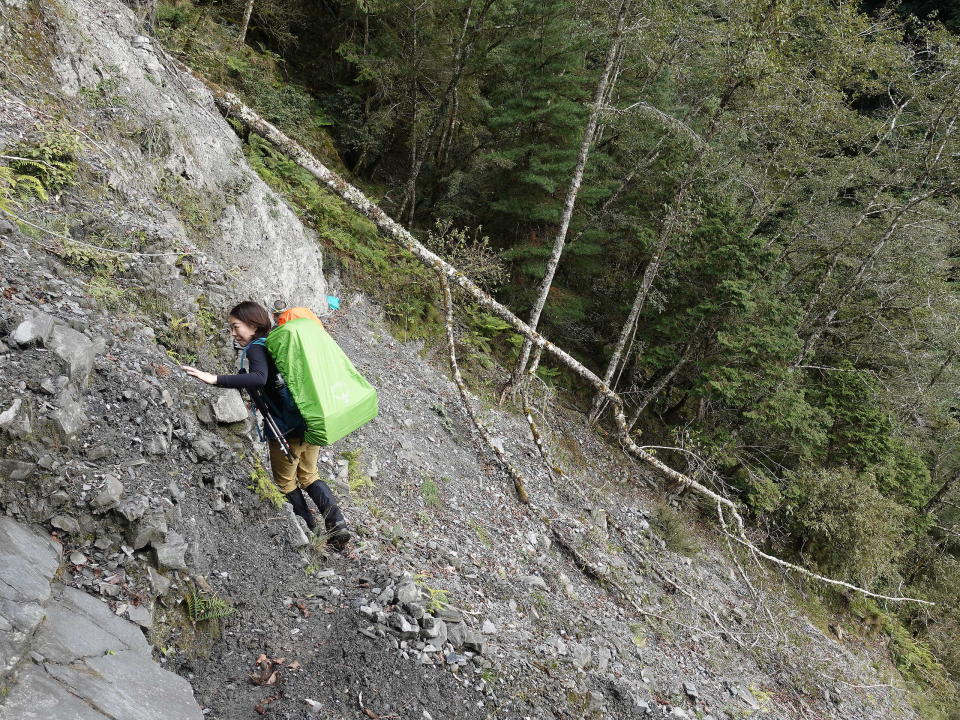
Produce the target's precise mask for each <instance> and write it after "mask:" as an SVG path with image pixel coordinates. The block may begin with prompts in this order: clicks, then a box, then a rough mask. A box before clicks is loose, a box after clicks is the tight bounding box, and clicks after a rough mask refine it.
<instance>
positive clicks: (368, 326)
mask: <svg viewBox="0 0 960 720" xmlns="http://www.w3.org/2000/svg"><path fill="white" fill-rule="evenodd" d="M0 13H2V16H3V21H4V22H3V26H2V28H0V57H2V58H3V61H2V63H0V77H2V95H0V153H3V155H4V158H5V159H6V160H7V162H8V167H11V168H13V170H14V174H13V176H12V177H13V180H12V181H11V182H12V183H15V186H14V189H15V190H16V192H11V193H9V194H8V195H5V196H4V197H5V198H7V202H6V203H5V211H6V212H8V213H10V214H11V215H16V216H18V217H19V218H20V220H21V222H20V223H19V226H15V224H14V223H12V222H8V221H6V220H3V221H0V222H2V227H0V243H2V249H0V263H2V264H0V286H2V291H3V299H2V300H0V387H3V388H5V389H6V390H5V391H4V393H3V394H2V395H0V448H2V459H0V480H2V484H0V506H2V508H3V510H4V512H5V513H6V514H7V515H8V516H10V517H12V518H15V519H16V520H17V521H19V522H20V523H23V524H31V525H33V526H36V527H40V528H43V529H44V530H45V531H46V532H49V533H50V534H51V535H52V536H53V537H55V538H56V539H57V540H58V541H59V543H60V544H61V545H62V552H61V553H60V555H61V565H60V568H59V574H58V578H57V580H58V581H59V582H62V583H63V584H65V585H66V586H69V587H74V588H78V589H80V590H83V591H84V592H86V593H88V594H89V595H91V596H94V597H99V598H100V599H102V600H103V602H105V603H106V604H107V605H108V606H109V608H110V609H111V610H112V611H113V613H114V614H115V615H119V616H126V617H129V618H130V620H131V621H134V622H136V623H138V624H139V625H141V626H142V627H143V628H144V630H145V631H146V633H147V639H148V640H149V641H150V643H151V645H152V646H153V657H154V658H155V659H156V660H157V662H159V663H161V664H162V665H163V666H164V667H165V668H166V669H168V670H172V671H174V672H176V673H178V674H180V675H181V676H182V677H183V678H185V679H186V680H188V681H189V682H190V684H191V685H192V687H193V690H194V694H195V696H196V699H197V701H198V703H199V704H200V706H201V707H202V708H203V712H204V713H205V717H210V718H223V719H225V720H234V719H236V718H253V717H259V716H260V715H265V716H268V717H271V716H272V717H278V718H284V717H289V718H300V717H325V718H363V717H367V718H370V717H373V718H376V717H383V718H387V717H399V718H404V719H406V718H414V719H419V718H437V719H439V718H494V717H496V718H557V717H559V718H583V717H596V718H601V717H611V718H637V717H653V718H656V717H676V718H683V717H688V718H693V717H698V718H707V717H713V718H721V717H730V718H738V717H748V716H752V715H757V714H758V713H759V714H763V716H766V717H770V718H845V719H848V718H878V719H879V718H913V717H917V715H916V714H915V712H914V710H913V709H912V708H911V707H910V704H909V695H908V693H907V692H906V691H907V690H908V689H909V688H908V687H907V685H906V683H905V681H904V679H903V678H901V677H900V676H899V675H898V674H897V671H896V670H895V669H894V668H893V667H892V666H891V665H890V663H889V661H888V660H887V659H886V658H887V655H886V652H885V645H886V644H887V643H888V642H893V643H894V644H897V643H899V645H897V647H898V648H899V650H900V651H901V652H902V653H904V654H908V653H914V655H911V656H910V659H911V663H912V665H913V666H915V667H921V669H923V667H924V666H923V663H924V662H926V661H927V658H925V657H924V656H923V654H922V652H921V651H920V650H917V649H916V648H914V647H913V646H912V645H910V642H909V640H908V639H906V638H899V639H894V640H892V641H891V639H890V638H888V637H887V636H886V635H885V634H883V633H882V632H879V631H878V630H877V629H872V628H871V627H870V626H869V625H870V623H869V620H870V618H871V617H872V616H870V614H869V612H867V611H864V614H865V616H866V621H865V622H864V623H863V624H862V626H858V627H854V628H844V627H843V626H842V624H838V623H839V620H837V618H834V617H833V616H832V615H831V613H830V612H829V611H828V610H826V609H824V608H823V607H822V606H819V605H818V604H817V602H816V601H815V600H813V599H812V596H811V595H810V594H809V592H808V589H807V588H805V587H803V586H802V585H797V584H796V581H795V580H794V579H792V578H790V577H781V576H778V575H774V574H772V573H770V572H769V571H767V570H765V569H763V568H762V567H759V566H757V565H756V564H754V563H753V561H752V559H750V558H746V557H741V556H740V555H738V554H736V553H734V552H733V551H731V550H729V548H728V547H727V544H726V543H725V542H724V539H723V537H722V536H720V535H718V534H717V533H716V532H715V531H714V530H712V529H711V528H709V527H700V526H695V525H692V524H691V522H690V521H689V520H686V519H685V516H684V515H683V514H682V512H681V511H678V510H677V509H676V507H675V506H680V505H682V503H683V502H684V501H683V500H682V499H676V498H673V499H672V500H671V502H668V500H669V498H667V497H665V496H662V495H661V494H660V493H653V492H651V488H652V487H653V486H654V485H656V481H655V480H654V479H653V478H649V477H647V476H646V475H645V473H644V471H643V470H641V469H639V468H636V467H632V466H629V465H627V464H626V462H625V460H624V459H623V457H622V456H621V455H620V454H619V453H617V452H615V449H613V448H610V447H608V446H606V445H604V443H603V442H602V441H601V440H600V439H599V438H597V437H596V436H595V434H594V433H593V431H591V430H588V428H587V427H586V425H585V424H584V422H583V419H582V418H580V417H579V416H577V415H573V414H568V413H566V411H564V410H563V408H562V407H561V406H559V405H555V404H554V403H553V401H552V398H551V396H549V395H546V396H545V397H544V398H543V399H542V402H543V405H544V408H548V409H549V411H550V414H551V417H553V418H554V419H553V422H552V430H551V432H550V434H549V437H548V438H547V440H548V442H549V443H550V444H551V446H552V447H553V450H554V453H555V454H556V456H557V457H558V458H560V459H561V461H562V462H563V463H564V465H565V466H566V468H567V470H568V473H569V475H570V479H569V480H566V481H563V480H559V481H558V480H556V479H553V478H552V477H551V475H550V474H549V473H547V472H545V470H544V468H543V467H542V464H541V462H540V460H539V456H538V454H537V452H536V448H535V446H534V443H533V440H532V438H531V436H530V430H529V428H528V426H527V423H526V421H525V420H524V418H523V417H521V416H517V415H512V414H509V413H507V412H501V411H499V410H495V409H492V408H487V406H488V405H490V404H491V403H489V402H488V400H487V399H485V398H482V397H478V398H476V399H475V402H476V404H477V405H479V406H481V407H484V408H485V410H484V415H485V417H486V419H487V421H488V423H489V424H490V425H491V427H493V428H494V429H495V432H496V434H497V441H498V442H500V443H502V446H503V448H504V450H505V451H506V453H507V454H508V455H509V457H511V458H512V460H513V461H514V462H515V463H517V464H518V465H519V466H520V467H521V468H522V469H523V471H524V472H525V473H526V474H527V476H528V477H529V478H530V488H529V489H530V492H531V496H532V500H533V504H532V507H533V508H535V510H531V509H530V508H528V507H525V506H522V505H520V504H518V503H517V502H516V501H515V500H514V496H513V491H512V486H511V483H510V480H509V478H508V477H506V475H505V474H504V473H503V472H502V469H501V468H500V467H499V466H498V465H497V463H496V461H495V458H493V457H492V456H491V455H489V453H488V452H487V451H485V450H484V449H483V448H482V446H481V445H480V444H479V443H478V442H477V440H476V438H475V436H474V434H473V432H472V429H471V428H472V426H471V425H470V423H469V421H468V419H467V417H466V415H465V413H464V412H463V410H462V408H461V406H460V404H459V399H458V395H457V392H456V388H455V387H454V386H453V384H452V383H451V381H450V380H449V379H448V377H447V375H446V374H445V371H444V369H443V368H442V367H439V366H434V364H433V363H432V361H431V360H430V359H429V358H428V359H425V358H423V357H422V356H421V354H420V350H421V347H420V346H419V345H417V344H415V343H409V344H405V343H401V342H400V341H398V340H397V339H395V338H394V337H392V336H391V334H390V332H389V330H388V325H387V323H386V322H385V319H384V314H383V310H382V309H381V308H380V307H379V306H378V305H377V299H376V298H375V297H369V296H367V295H365V294H362V293H360V292H358V291H357V290H356V289H354V288H351V287H343V286H341V284H340V281H339V280H338V279H337V278H327V279H325V278H324V276H323V274H322V258H321V250H320V247H319V245H318V244H317V240H316V238H315V237H313V235H312V233H311V232H310V231H308V230H307V229H305V228H304V226H303V225H302V224H301V223H300V221H299V219H298V218H297V216H296V214H295V213H294V212H293V210H291V209H290V208H289V207H288V206H287V204H286V203H285V202H284V200H283V199H281V198H280V197H279V196H278V195H276V194H275V193H274V192H273V191H272V190H270V189H269V188H268V187H267V186H266V185H265V184H264V183H263V182H262V181H261V180H260V178H259V177H258V176H257V175H256V173H254V172H253V171H252V170H251V169H250V167H248V165H247V162H246V160H245V159H244V156H243V152H242V151H241V146H240V141H239V139H238V138H237V136H236V134H235V132H234V129H233V128H232V127H231V126H230V125H229V124H227V123H226V122H225V121H224V120H222V119H221V117H220V116H219V114H218V113H217V112H216V110H215V108H214V106H213V104H212V102H211V100H210V98H209V96H208V94H207V92H206V90H205V89H204V87H203V86H202V85H201V84H200V83H198V82H197V81H195V80H194V79H192V78H191V77H189V76H186V75H184V74H182V73H179V72H177V71H176V70H175V69H174V68H173V65H172V64H171V62H170V61H169V60H168V59H167V57H166V56H165V54H164V53H163V51H162V50H161V49H160V48H159V47H158V46H157V45H156V44H155V43H154V41H152V40H151V39H150V38H148V37H146V36H145V35H143V34H142V30H141V28H140V25H139V24H138V22H137V20H136V17H135V15H134V14H133V13H132V12H131V11H130V10H129V9H128V8H127V7H125V6H123V5H121V4H119V3H118V2H116V1H115V0H107V1H106V2H94V1H93V0H60V2H57V3H46V2H40V1H39V0H37V1H34V2H30V1H28V0H0ZM11 158H13V159H11ZM18 158H19V159H18ZM25 178H34V180H35V181H36V182H34V181H31V180H29V179H25ZM328 284H329V287H330V288H332V291H333V292H336V293H338V294H339V295H341V297H342V300H343V308H342V310H340V311H338V312H335V313H332V314H329V315H327V317H326V322H327V325H328V327H329V329H330V331H331V333H332V334H333V335H334V337H335V338H336V339H337V341H338V342H339V343H340V344H341V346H342V347H343V348H344V350H345V351H346V352H347V353H348V355H350V357H351V358H353V360H354V362H355V363H356V365H357V367H358V368H359V369H360V370H361V372H363V373H364V375H365V376H366V377H367V378H369V379H370V381H371V382H372V383H373V384H374V385H375V386H376V387H377V388H378V389H379V391H380V397H381V415H380V417H379V418H378V419H377V420H376V421H374V422H373V423H371V424H370V425H369V426H367V427H365V428H364V429H363V430H361V431H359V432H357V433H355V434H354V435H353V436H351V437H348V438H346V439H345V440H342V441H341V442H340V443H338V444H337V445H335V446H334V447H332V448H329V449H328V450H326V451H325V452H324V454H323V467H324V469H325V470H326V471H327V472H328V474H329V476H330V478H331V482H332V485H333V487H334V489H335V492H336V493H337V494H338V495H339V496H340V497H342V498H343V500H344V506H345V511H346V514H347V516H348V519H349V522H350V524H351V526H352V527H353V528H354V529H355V530H356V534H357V541H356V543H355V548H354V552H353V553H352V554H351V555H350V556H341V555H334V554H327V553H326V552H325V550H324V548H322V547H317V546H316V545H315V544H312V543H310V542H309V541H307V539H306V538H305V536H304V535H303V531H302V529H301V527H300V526H299V525H297V524H296V523H295V522H294V521H293V520H292V518H291V517H290V515H289V514H288V512H287V511H286V510H285V509H284V508H282V507H278V506H277V505H274V504H272V503H271V494H270V493H269V492H268V491H267V490H265V489H264V488H268V487H269V484H268V483H267V484H263V483H262V481H264V480H265V478H266V475H265V474H264V470H263V465H262V463H264V462H265V459H264V451H263V447H262V446H261V445H259V444H257V443H254V442H253V441H252V440H251V434H250V432H249V431H250V427H249V420H248V419H247V414H246V410H245V408H244V407H243V405H242V403H241V402H240V401H239V396H238V395H237V394H236V393H235V392H233V391H224V390H217V389H210V388H207V387H205V386H200V385H198V384H196V383H194V382H192V381H191V380H189V378H185V377H184V376H183V375H182V373H181V372H180V371H179V369H178V368H177V365H178V362H177V361H180V360H190V361H191V362H194V363H196V364H198V365H200V366H202V367H205V368H209V369H216V368H219V369H222V370H224V371H225V370H226V369H227V368H229V367H230V366H231V364H232V363H233V362H234V357H233V353H232V351H231V349H230V347H229V344H228V343H227V338H226V332H225V328H224V323H225V313H226V311H227V309H228V308H229V307H230V306H231V304H232V303H233V302H234V301H236V300H239V299H242V298H247V297H254V298H256V299H259V300H264V301H268V302H269V301H271V300H272V299H275V298H283V299H285V300H286V301H288V302H296V303H303V304H308V305H311V306H312V307H314V308H315V309H317V310H318V311H325V310H326V301H325V297H326V294H327V292H328V291H329V290H328ZM3 557H5V556H4V555H3V554H0V558H3ZM0 561H3V560H0ZM48 580H49V578H48ZM98 602H99V600H98ZM854 605H855V607H858V606H856V604H854ZM0 610H2V611H3V613H7V612H8V610H7V609H6V606H5V605H0ZM804 610H805V611H807V612H809V613H810V617H809V618H808V616H807V614H805V612H804ZM0 614H2V613H0ZM4 617H6V615H4ZM838 617H839V615H838ZM811 618H812V620H811ZM8 619H9V618H8ZM8 624H9V623H8ZM858 625H859V624H858ZM847 630H853V631H854V632H853V633H849V632H847ZM11 632H13V631H12V630H11V629H10V628H8V627H7V626H6V625H3V624H0V635H2V634H7V633H11ZM138 632H139V631H138ZM18 642H20V640H18ZM26 642H27V651H25V652H22V653H21V654H20V656H19V663H18V664H17V666H16V667H13V668H11V669H10V672H9V673H8V674H6V675H5V676H4V678H3V682H4V689H5V692H4V697H9V698H11V700H10V703H12V702H13V700H14V699H16V698H18V697H22V695H20V694H19V693H22V692H23V684H22V683H23V682H24V678H29V677H34V676H36V675H37V674H38V670H37V668H42V669H44V670H45V671H46V672H48V673H49V672H50V670H49V669H48V665H49V658H48V657H47V656H45V655H44V654H43V652H41V651H40V650H38V649H37V648H36V646H30V642H32V640H31V639H30V638H27V640H26ZM31 650H32V652H31ZM111 650H112V648H111V649H110V650H106V651H102V652H101V654H109V653H110V652H111ZM110 657H113V655H110ZM911 663H907V665H906V666H907V667H909V666H910V664H911ZM11 707H14V706H13V705H11V704H7V703H5V702H3V700H2V699H0V717H3V718H7V717H10V718H11V720H12V718H13V717H19V716H20V715H14V712H17V713H19V712H20V709H22V708H23V705H17V706H15V707H16V708H18V709H17V710H11ZM136 712H138V713H140V714H139V715H137V717H144V718H159V717H171V716H170V715H167V714H164V713H163V712H162V711H161V712H159V713H158V712H156V711H155V710H154V709H152V706H148V705H146V704H144V705H143V706H141V707H140V708H139V709H137V710H136ZM37 717H53V715H47V716H44V715H42V714H40V715H37ZM131 717H133V715H131Z"/></svg>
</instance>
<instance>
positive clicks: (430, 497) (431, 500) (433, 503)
mask: <svg viewBox="0 0 960 720" xmlns="http://www.w3.org/2000/svg"><path fill="white" fill-rule="evenodd" d="M420 492H421V493H422V494H423V502H424V503H425V504H426V505H427V507H440V504H441V503H440V486H439V485H437V481H436V480H434V479H433V478H432V477H426V478H424V479H423V482H422V483H420Z"/></svg>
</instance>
